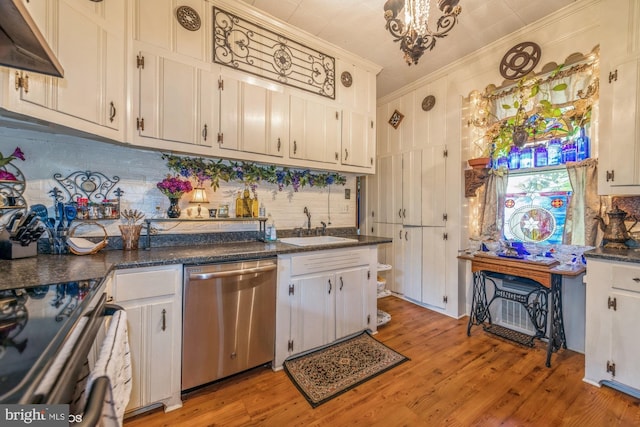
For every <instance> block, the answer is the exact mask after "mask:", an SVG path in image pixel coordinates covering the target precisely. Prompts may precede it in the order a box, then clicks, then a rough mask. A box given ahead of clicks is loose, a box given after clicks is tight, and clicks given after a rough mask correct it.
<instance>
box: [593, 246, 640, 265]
mask: <svg viewBox="0 0 640 427" xmlns="http://www.w3.org/2000/svg"><path fill="white" fill-rule="evenodd" d="M584 256H585V258H594V259H604V260H609V261H622V262H633V263H636V264H640V248H630V249H608V248H604V247H599V248H595V249H592V250H590V251H587V252H585V253H584ZM588 263H589V260H587V264H588Z"/></svg>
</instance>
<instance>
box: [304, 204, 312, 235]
mask: <svg viewBox="0 0 640 427" xmlns="http://www.w3.org/2000/svg"><path fill="white" fill-rule="evenodd" d="M304 214H305V215H306V216H307V233H311V212H309V209H308V208H307V207H306V206H305V207H304Z"/></svg>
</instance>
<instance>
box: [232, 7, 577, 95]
mask: <svg viewBox="0 0 640 427" xmlns="http://www.w3.org/2000/svg"><path fill="white" fill-rule="evenodd" d="M243 1H244V2H245V3H248V4H250V5H253V6H254V7H256V8H258V9H260V10H262V11H264V12H266V13H268V14H269V15H272V16H274V17H276V18H278V19H280V20H281V21H284V22H287V23H289V24H291V25H293V26H295V27H298V28H300V29H302V30H304V31H306V32H308V33H311V34H313V35H314V36H317V37H319V38H321V39H323V40H326V41H328V42H330V43H332V44H334V45H337V46H339V47H341V48H343V49H345V50H347V51H350V52H353V53H355V54H357V55H359V56H361V57H363V58H366V59H368V60H370V61H372V62H374V63H376V64H378V65H380V66H382V67H383V69H382V71H381V72H380V74H378V78H377V96H378V97H382V96H385V95H387V94H389V93H391V92H393V91H395V90H397V89H400V88H401V87H403V86H405V85H407V84H409V83H411V82H413V81H415V80H417V79H419V78H420V77H422V76H424V75H427V74H429V73H431V72H433V71H435V70H437V69H439V68H442V67H443V66H445V65H447V64H449V63H451V62H453V61H455V60H456V59H458V58H461V57H463V56H465V55H467V54H469V53H471V52H473V51H475V50H477V49H479V48H481V47H483V46H485V45H487V44H489V43H491V42H493V41H495V40H498V39H499V38H501V37H503V36H505V35H507V34H510V33H512V32H514V31H515V30H517V29H519V28H521V27H523V26H525V25H528V24H530V23H532V22H534V21H537V20H538V19H540V18H542V17H544V16H546V15H549V14H550V13H552V12H554V11H556V10H558V9H560V8H562V7H564V6H567V5H569V4H571V3H573V2H574V1H576V0H536V1H531V0H460V3H459V4H460V6H462V13H461V14H460V16H459V17H458V24H457V25H456V26H455V27H454V28H453V30H451V32H450V33H449V35H448V36H447V37H446V38H444V39H440V40H438V41H437V42H436V46H435V48H434V49H433V50H432V51H430V52H429V51H428V52H426V53H425V54H424V56H423V57H422V58H420V61H419V63H418V65H411V66H408V65H407V64H406V63H405V61H404V58H403V54H402V52H401V51H400V48H399V44H398V43H395V42H394V41H393V39H392V37H391V35H390V34H389V33H388V32H387V30H386V29H385V23H386V22H385V19H384V16H383V13H384V12H383V6H384V4H385V2H386V0H277V1H275V0H243ZM432 2H433V4H432V6H431V11H432V16H433V15H434V12H439V11H438V9H437V7H436V3H435V0H432ZM437 16H439V15H437Z"/></svg>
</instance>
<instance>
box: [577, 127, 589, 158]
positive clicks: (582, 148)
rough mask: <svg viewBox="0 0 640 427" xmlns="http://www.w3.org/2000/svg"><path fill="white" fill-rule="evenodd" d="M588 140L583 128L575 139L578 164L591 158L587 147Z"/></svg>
mask: <svg viewBox="0 0 640 427" xmlns="http://www.w3.org/2000/svg"><path fill="white" fill-rule="evenodd" d="M589 143H590V138H589V137H588V136H587V135H586V131H585V129H584V126H583V127H581V128H580V135H579V136H578V138H576V160H577V161H578V162H580V161H582V160H585V159H588V158H589V157H591V152H590V151H591V150H590V147H589Z"/></svg>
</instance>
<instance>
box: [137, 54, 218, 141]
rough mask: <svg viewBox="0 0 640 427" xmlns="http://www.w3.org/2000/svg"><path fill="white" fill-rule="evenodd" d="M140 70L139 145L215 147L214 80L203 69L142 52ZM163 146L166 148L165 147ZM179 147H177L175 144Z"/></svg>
mask: <svg viewBox="0 0 640 427" xmlns="http://www.w3.org/2000/svg"><path fill="white" fill-rule="evenodd" d="M138 58H141V60H142V61H143V65H141V66H139V67H138V70H139V76H138V87H139V92H138V93H139V99H138V105H137V107H138V114H137V117H136V121H137V123H138V126H137V129H138V133H137V135H136V136H135V142H136V143H137V144H138V145H143V146H151V147H154V148H176V149H177V150H184V149H185V148H184V146H181V144H188V145H190V146H193V145H200V146H202V147H207V148H210V147H211V146H212V145H213V135H212V133H213V132H211V130H213V129H215V128H216V127H217V126H216V123H214V121H215V115H216V113H217V109H216V107H215V99H217V98H216V94H217V91H211V88H212V86H213V85H214V84H215V82H216V78H215V76H214V75H213V74H212V73H211V72H209V71H207V70H204V69H199V68H197V67H194V66H192V65H189V64H186V63H183V62H180V61H176V60H173V59H170V58H167V57H163V56H159V55H155V54H152V53H150V52H140V53H139V54H138ZM163 143H164V145H163ZM176 143H178V144H176Z"/></svg>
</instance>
